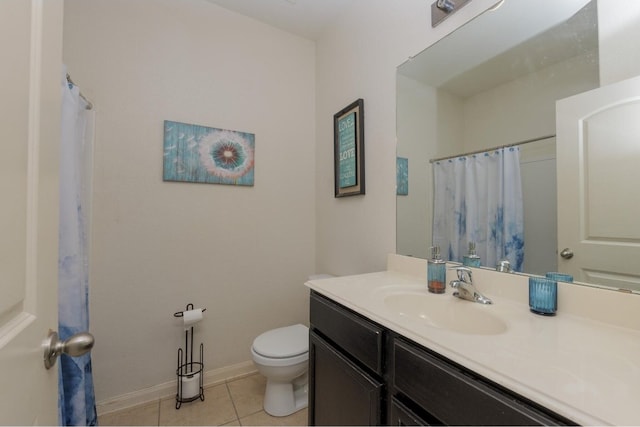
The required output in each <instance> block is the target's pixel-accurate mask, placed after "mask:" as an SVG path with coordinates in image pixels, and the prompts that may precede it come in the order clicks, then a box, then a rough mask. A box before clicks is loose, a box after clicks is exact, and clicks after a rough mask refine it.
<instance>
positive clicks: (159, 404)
mask: <svg viewBox="0 0 640 427" xmlns="http://www.w3.org/2000/svg"><path fill="white" fill-rule="evenodd" d="M161 403H162V399H158V422H157V423H156V425H157V426H160V407H161V406H162V405H161Z"/></svg>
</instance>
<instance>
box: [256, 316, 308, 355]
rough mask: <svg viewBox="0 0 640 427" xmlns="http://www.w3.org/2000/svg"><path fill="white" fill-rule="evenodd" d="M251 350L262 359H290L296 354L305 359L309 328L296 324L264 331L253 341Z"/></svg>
mask: <svg viewBox="0 0 640 427" xmlns="http://www.w3.org/2000/svg"><path fill="white" fill-rule="evenodd" d="M251 350H252V352H253V353H255V354H256V355H258V356H262V358H263V359H291V358H296V357H297V356H304V357H305V359H306V357H308V355H307V353H308V352H309V328H307V327H306V326H304V325H301V324H297V325H292V326H285V327H284V328H278V329H272V330H270V331H267V332H264V333H263V334H261V335H259V336H258V337H257V338H256V339H255V340H254V341H253V346H252V347H251Z"/></svg>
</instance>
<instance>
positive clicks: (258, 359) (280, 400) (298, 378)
mask: <svg viewBox="0 0 640 427" xmlns="http://www.w3.org/2000/svg"><path fill="white" fill-rule="evenodd" d="M251 356H252V357H253V363H255V365H256V367H257V368H258V371H259V372H260V373H261V374H262V375H264V376H265V377H267V389H266V391H265V395H264V410H265V411H266V412H267V413H268V414H270V415H273V416H276V417H284V416H286V415H290V414H293V413H294V412H296V411H299V410H300V409H303V408H306V407H307V403H308V398H307V391H308V375H307V371H308V368H309V365H308V360H309V328H307V327H306V326H304V325H300V324H298V325H292V326H286V327H284V328H278V329H272V330H270V331H267V332H265V333H263V334H261V335H259V336H258V337H257V338H256V339H255V340H254V341H253V345H252V346H251Z"/></svg>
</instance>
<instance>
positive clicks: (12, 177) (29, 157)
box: [0, 0, 63, 425]
mask: <svg viewBox="0 0 640 427" xmlns="http://www.w3.org/2000/svg"><path fill="white" fill-rule="evenodd" d="M62 12H63V4H62V1H61V0H0V34H1V36H0V52H1V55H2V58H3V61H2V64H3V65H2V67H0V143H1V147H2V152H1V154H0V204H1V208H0V378H1V380H0V384H1V387H0V424H3V425H34V424H48V425H55V424H57V423H58V418H57V416H58V415H57V414H58V409H57V394H58V391H57V390H58V384H57V381H58V379H57V369H50V370H46V369H45V367H44V363H43V355H44V350H43V347H42V342H43V340H44V339H45V338H46V336H47V333H48V331H49V329H50V328H51V329H56V328H57V324H58V315H57V289H58V285H57V283H58V279H57V277H58V169H59V163H60V160H59V157H58V153H59V144H60V121H61V117H60V104H61V90H60V78H61V75H60V73H61V63H62ZM56 368H57V366H56Z"/></svg>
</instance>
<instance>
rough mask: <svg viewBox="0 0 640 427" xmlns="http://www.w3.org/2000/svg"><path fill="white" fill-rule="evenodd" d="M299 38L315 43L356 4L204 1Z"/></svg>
mask: <svg viewBox="0 0 640 427" xmlns="http://www.w3.org/2000/svg"><path fill="white" fill-rule="evenodd" d="M207 1H209V2H211V3H215V4H217V5H219V6H222V7H224V8H225V9H229V10H232V11H234V12H237V13H240V14H242V15H245V16H248V17H251V18H254V19H256V20H258V21H261V22H264V23H265V24H269V25H272V26H274V27H276V28H280V29H281V30H284V31H287V32H290V33H293V34H297V35H299V36H301V37H304V38H307V39H311V40H317V39H318V38H319V37H320V36H321V35H322V33H323V31H324V30H325V28H327V27H328V26H329V24H330V23H331V22H332V21H334V20H335V19H337V17H338V16H339V14H340V11H341V10H344V9H345V8H349V7H350V6H351V5H352V3H353V2H354V1H356V0H207Z"/></svg>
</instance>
